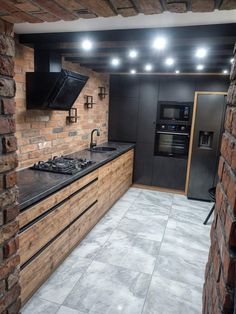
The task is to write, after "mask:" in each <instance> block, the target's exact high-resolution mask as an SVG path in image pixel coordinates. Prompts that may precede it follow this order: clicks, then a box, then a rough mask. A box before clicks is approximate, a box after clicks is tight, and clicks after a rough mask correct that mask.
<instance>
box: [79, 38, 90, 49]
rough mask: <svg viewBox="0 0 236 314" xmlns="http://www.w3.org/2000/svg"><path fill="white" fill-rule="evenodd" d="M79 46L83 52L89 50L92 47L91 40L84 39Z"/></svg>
mask: <svg viewBox="0 0 236 314" xmlns="http://www.w3.org/2000/svg"><path fill="white" fill-rule="evenodd" d="M81 46H82V48H83V49H84V50H91V49H92V47H93V43H92V42H91V40H89V39H85V40H83V41H82V44H81Z"/></svg>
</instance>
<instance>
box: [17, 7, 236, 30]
mask: <svg viewBox="0 0 236 314" xmlns="http://www.w3.org/2000/svg"><path fill="white" fill-rule="evenodd" d="M225 23H236V10H230V11H219V10H215V11H214V12H207V13H193V12H187V13H181V14H180V13H170V12H164V13H162V14H154V15H143V14H139V15H136V16H131V17H122V16H120V15H119V16H113V17H107V18H103V17H99V18H94V19H78V20H76V21H69V22H65V21H59V22H51V23H48V22H44V23H35V24H29V23H19V24H15V26H14V28H15V32H16V33H17V34H27V33H56V32H79V31H95V30H110V29H129V28H130V29H131V28H148V27H172V26H190V25H207V24H225Z"/></svg>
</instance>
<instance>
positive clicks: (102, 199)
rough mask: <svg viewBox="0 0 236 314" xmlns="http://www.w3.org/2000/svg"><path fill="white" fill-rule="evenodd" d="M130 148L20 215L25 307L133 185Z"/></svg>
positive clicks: (22, 291) (22, 293) (22, 289)
mask: <svg viewBox="0 0 236 314" xmlns="http://www.w3.org/2000/svg"><path fill="white" fill-rule="evenodd" d="M133 157H134V151H133V150H129V151H128V152H126V153H124V154H123V155H121V156H119V157H117V158H116V159H114V160H112V161H110V162H108V163H107V164H105V165H104V166H101V167H100V168H98V169H96V170H94V171H93V172H91V173H90V174H88V175H86V176H84V177H82V178H81V179H78V180H77V181H75V182H73V183H71V184H70V185H68V186H66V187H65V188H63V189H61V190H60V191H58V192H56V193H54V194H52V195H50V196H49V197H47V198H46V199H44V200H42V201H40V202H38V203H37V204H35V205H33V206H31V207H29V208H27V209H26V210H25V211H23V212H22V213H21V214H20V215H19V224H20V227H21V229H20V234H19V254H20V260H21V271H20V284H21V300H22V303H23V304H24V303H25V302H26V301H27V300H28V299H29V298H30V297H31V295H32V294H33V293H34V292H35V291H36V290H37V289H38V288H39V287H40V286H41V285H42V283H43V282H44V281H45V280H46V279H47V278H48V277H49V275H50V274H51V273H52V272H53V271H54V270H55V269H56V268H57V267H58V265H59V264H60V263H61V262H62V261H63V260H64V259H65V257H66V256H67V255H68V254H69V253H70V251H71V250H73V248H74V247H75V246H76V245H78V243H79V242H80V241H81V240H82V239H83V238H84V236H85V235H86V234H87V233H88V232H89V231H90V230H91V229H92V228H93V226H94V225H95V224H96V223H97V222H98V221H99V219H100V218H101V217H102V216H103V215H104V214H105V213H106V211H107V210H108V209H109V208H110V207H111V206H112V205H113V203H114V202H115V201H117V200H118V199H119V198H120V197H121V196H122V194H124V193H125V192H126V190H127V189H128V188H129V186H130V185H131V184H132V176H133Z"/></svg>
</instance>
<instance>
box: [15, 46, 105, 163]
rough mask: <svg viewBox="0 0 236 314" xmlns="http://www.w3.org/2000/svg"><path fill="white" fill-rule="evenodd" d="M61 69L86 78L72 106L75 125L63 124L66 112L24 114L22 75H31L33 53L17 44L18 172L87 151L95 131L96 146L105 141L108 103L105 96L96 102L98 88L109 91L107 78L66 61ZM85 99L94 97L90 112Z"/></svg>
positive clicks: (27, 111) (23, 76)
mask: <svg viewBox="0 0 236 314" xmlns="http://www.w3.org/2000/svg"><path fill="white" fill-rule="evenodd" d="M63 67H64V68H66V69H68V70H73V71H77V72H80V73H82V74H86V75H88V76H89V80H88V82H87V84H86V86H85V87H84V89H83V90H82V92H81V94H80V96H79V97H78V99H77V101H76V103H75V104H74V107H76V108H78V114H79V120H78V122H77V123H72V124H67V123H66V116H67V115H68V112H67V111H66V112H65V111H64V112H63V111H42V110H26V104H25V72H30V71H34V62H33V50H32V49H31V48H28V47H25V46H22V45H19V44H16V58H15V73H16V75H15V80H16V97H15V99H16V130H17V132H16V134H17V140H18V147H19V150H18V158H19V167H20V168H25V167H29V166H31V165H32V164H34V163H35V162H37V161H39V160H47V159H48V158H49V157H52V156H55V155H62V154H64V155H65V154H68V153H72V152H74V151H78V150H80V149H83V148H87V147H88V145H89V142H90V132H91V130H92V129H93V128H95V127H98V128H100V130H101V136H100V137H98V138H97V139H98V143H102V142H105V141H107V134H108V103H109V99H108V96H106V98H105V99H103V100H102V101H101V100H100V99H99V98H98V92H99V90H98V87H99V86H106V89H107V91H108V88H109V86H108V84H109V78H108V75H106V74H99V73H96V72H93V71H91V70H88V69H85V68H81V67H79V66H78V65H76V64H73V63H70V62H65V61H64V62H63ZM84 95H93V96H94V101H95V102H96V104H95V105H94V107H93V108H92V109H86V108H85V106H84Z"/></svg>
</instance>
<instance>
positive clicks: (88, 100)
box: [84, 95, 95, 108]
mask: <svg viewBox="0 0 236 314" xmlns="http://www.w3.org/2000/svg"><path fill="white" fill-rule="evenodd" d="M84 97H85V103H84V105H85V106H86V107H87V108H93V105H94V104H95V102H93V96H88V95H86V96H84Z"/></svg>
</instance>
